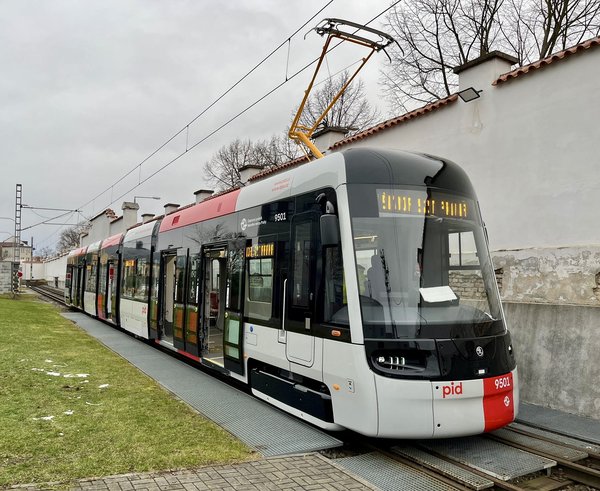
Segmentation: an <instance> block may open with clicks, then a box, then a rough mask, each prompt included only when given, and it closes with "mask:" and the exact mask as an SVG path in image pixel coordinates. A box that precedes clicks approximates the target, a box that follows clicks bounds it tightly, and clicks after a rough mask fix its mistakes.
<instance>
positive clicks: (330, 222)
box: [320, 214, 340, 247]
mask: <svg viewBox="0 0 600 491" xmlns="http://www.w3.org/2000/svg"><path fill="white" fill-rule="evenodd" d="M320 226H321V244H322V245H323V247H331V246H336V245H339V243H340V223H339V220H338V217H337V215H329V214H325V215H321V219H320Z"/></svg>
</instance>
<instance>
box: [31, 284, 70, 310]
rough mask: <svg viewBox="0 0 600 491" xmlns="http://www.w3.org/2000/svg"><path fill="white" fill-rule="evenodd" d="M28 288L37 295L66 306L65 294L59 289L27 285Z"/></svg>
mask: <svg viewBox="0 0 600 491" xmlns="http://www.w3.org/2000/svg"><path fill="white" fill-rule="evenodd" d="M28 288H29V289H30V290H32V291H34V292H36V293H39V294H40V295H42V296H43V297H45V298H48V299H50V300H52V301H54V302H57V303H59V304H61V305H63V306H66V303H65V292H64V290H63V289H61V288H54V287H52V286H46V285H28Z"/></svg>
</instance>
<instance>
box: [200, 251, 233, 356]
mask: <svg viewBox="0 0 600 491" xmlns="http://www.w3.org/2000/svg"><path fill="white" fill-rule="evenodd" d="M203 263H204V264H203V271H204V277H203V288H202V292H203V308H202V312H203V316H202V354H203V357H204V359H206V360H210V361H211V362H212V363H214V364H217V365H219V366H224V360H223V329H224V326H225V302H226V296H227V281H226V276H227V248H226V247H225V246H216V247H215V246H211V247H205V248H204V253H203Z"/></svg>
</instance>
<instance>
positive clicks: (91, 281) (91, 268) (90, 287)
mask: <svg viewBox="0 0 600 491" xmlns="http://www.w3.org/2000/svg"><path fill="white" fill-rule="evenodd" d="M96 269H97V266H96V261H94V262H93V263H92V264H88V266H87V281H86V283H85V291H86V292H92V293H95V292H96Z"/></svg>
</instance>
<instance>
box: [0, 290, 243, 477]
mask: <svg viewBox="0 0 600 491" xmlns="http://www.w3.org/2000/svg"><path fill="white" fill-rule="evenodd" d="M53 373H54V374H53ZM56 374H60V375H56ZM77 374H87V376H86V377H83V376H82V377H78V376H77ZM67 375H73V377H66V376H67ZM105 384H108V386H107V387H104V388H101V387H100V386H103V385H105ZM68 412H72V414H70V415H69V414H66V413H68ZM47 416H53V418H52V419H51V420H43V419H39V418H43V417H47ZM251 458H253V454H252V452H251V450H250V449H249V448H247V447H246V446H245V445H244V444H242V443H241V442H239V441H238V440H236V439H235V438H233V437H232V436H231V435H230V434H229V433H227V432H226V431H224V430H223V429H222V428H220V427H218V426H216V425H215V424H214V423H212V422H210V421H208V420H206V419H204V418H203V417H201V416H200V415H198V414H197V413H195V412H193V411H192V410H191V409H190V408H189V407H188V406H187V405H186V404H184V403H182V402H181V401H178V400H176V399H175V398H173V397H172V396H171V395H170V394H169V393H168V392H166V391H165V390H163V389H162V388H161V387H160V386H158V385H157V384H156V383H155V382H154V381H153V380H151V379H149V378H148V377H146V376H145V375H144V374H142V373H141V372H139V371H138V370H137V369H135V368H134V367H132V366H131V365H130V364H129V363H128V362H127V361H125V360H123V359H122V358H120V357H119V356H117V355H116V354H114V353H113V352H112V351H110V350H108V349H106V348H105V347H104V346H103V345H101V344H99V343H98V342H97V341H96V340H95V339H93V338H91V337H90V336H88V335H87V334H86V333H84V332H83V331H82V330H80V329H79V328H78V327H77V326H75V325H74V324H73V323H71V322H70V321H68V320H66V319H64V318H63V317H61V316H60V315H59V313H58V312H57V309H56V308H55V307H53V306H51V305H49V304H46V303H43V302H40V301H37V300H34V299H31V298H29V299H28V298H21V299H17V300H13V299H10V298H0V486H7V485H11V484H24V483H30V482H51V481H52V482H68V481H72V480H74V479H77V478H84V477H96V476H106V475H112V474H119V473H127V472H144V471H151V470H163V469H175V468H185V467H193V466H199V465H205V464H214V463H228V462H234V461H241V460H247V459H251Z"/></svg>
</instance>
